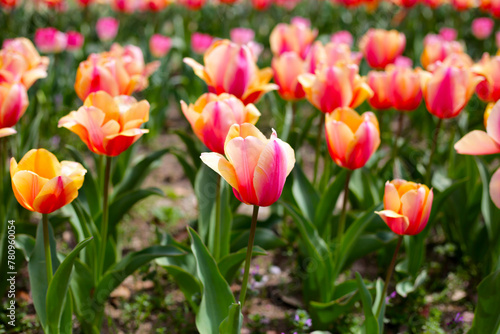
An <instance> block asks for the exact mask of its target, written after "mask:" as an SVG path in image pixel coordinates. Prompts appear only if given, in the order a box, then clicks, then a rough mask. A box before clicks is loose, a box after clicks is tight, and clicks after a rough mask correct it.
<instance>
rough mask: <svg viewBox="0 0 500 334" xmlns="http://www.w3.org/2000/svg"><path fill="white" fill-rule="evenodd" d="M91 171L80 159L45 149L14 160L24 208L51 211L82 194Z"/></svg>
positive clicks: (14, 180) (13, 176)
mask: <svg viewBox="0 0 500 334" xmlns="http://www.w3.org/2000/svg"><path fill="white" fill-rule="evenodd" d="M86 172H87V171H86V170H85V169H84V168H83V166H82V165H81V164H79V163H77V162H72V161H61V162H59V161H58V160H57V158H56V156H55V155H54V154H52V153H50V152H49V151H47V150H45V149H43V148H42V149H38V150H31V151H29V152H28V153H26V155H25V156H24V157H23V158H22V159H21V161H19V164H18V163H17V162H16V160H15V159H14V158H12V159H11V160H10V176H11V179H12V189H13V190H14V195H15V197H16V199H17V201H18V202H19V204H21V205H22V206H23V207H24V208H26V209H28V210H30V211H36V212H39V213H43V214H48V213H51V212H54V211H56V210H57V209H59V208H61V207H63V206H65V205H66V204H69V203H71V202H72V201H73V200H74V199H75V198H76V197H77V196H78V189H80V188H81V187H82V185H83V179H84V175H85V173H86Z"/></svg>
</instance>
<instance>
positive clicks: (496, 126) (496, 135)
mask: <svg viewBox="0 0 500 334" xmlns="http://www.w3.org/2000/svg"><path fill="white" fill-rule="evenodd" d="M486 132H487V133H488V136H490V137H491V138H493V140H494V141H495V142H496V143H497V144H498V145H499V147H500V102H497V103H496V104H495V105H494V106H493V109H491V112H490V116H489V117H488V122H487V125H486Z"/></svg>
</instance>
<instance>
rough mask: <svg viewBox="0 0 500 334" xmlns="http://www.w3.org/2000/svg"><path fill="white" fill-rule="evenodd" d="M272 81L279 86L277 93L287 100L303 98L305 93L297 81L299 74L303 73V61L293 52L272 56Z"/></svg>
mask: <svg viewBox="0 0 500 334" xmlns="http://www.w3.org/2000/svg"><path fill="white" fill-rule="evenodd" d="M271 67H272V68H273V71H274V81H275V82H276V84H277V85H278V86H279V89H278V93H279V94H280V96H281V97H282V98H283V99H284V100H287V101H295V100H300V99H302V98H304V96H305V95H306V93H305V92H304V89H303V88H302V85H301V84H300V83H299V80H298V78H299V75H301V74H303V73H305V66H304V61H303V60H302V59H301V58H300V57H299V56H298V55H297V54H296V53H295V52H285V53H283V54H282V55H281V56H276V57H274V58H273V61H272V65H271Z"/></svg>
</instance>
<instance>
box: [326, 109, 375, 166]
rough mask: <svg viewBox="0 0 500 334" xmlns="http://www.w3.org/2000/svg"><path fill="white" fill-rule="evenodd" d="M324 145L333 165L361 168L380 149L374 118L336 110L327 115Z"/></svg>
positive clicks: (366, 113) (368, 114)
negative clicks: (325, 144) (333, 162)
mask: <svg viewBox="0 0 500 334" xmlns="http://www.w3.org/2000/svg"><path fill="white" fill-rule="evenodd" d="M325 130H326V143H327V146H328V151H329V152H330V156H331V157H332V159H333V161H335V163H336V164H337V165H339V166H340V167H344V168H347V169H351V170H354V169H358V168H361V167H363V166H364V165H365V164H366V163H367V162H368V160H369V159H370V157H371V156H372V155H373V153H375V151H376V150H377V148H378V147H379V145H380V130H379V127H378V121H377V117H375V115H374V114H373V113H372V112H365V113H364V114H362V115H359V114H358V113H357V112H356V111H354V110H353V109H351V108H338V109H336V110H335V111H334V112H332V113H331V114H327V115H326V123H325Z"/></svg>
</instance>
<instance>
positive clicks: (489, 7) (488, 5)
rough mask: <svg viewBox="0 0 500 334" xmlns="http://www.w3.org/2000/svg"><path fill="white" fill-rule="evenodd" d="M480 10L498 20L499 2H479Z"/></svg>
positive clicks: (487, 0) (482, 0)
mask: <svg viewBox="0 0 500 334" xmlns="http://www.w3.org/2000/svg"><path fill="white" fill-rule="evenodd" d="M480 8H481V9H482V10H484V11H486V12H488V13H490V14H491V15H492V16H493V17H495V18H500V1H498V0H481V1H480Z"/></svg>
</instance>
